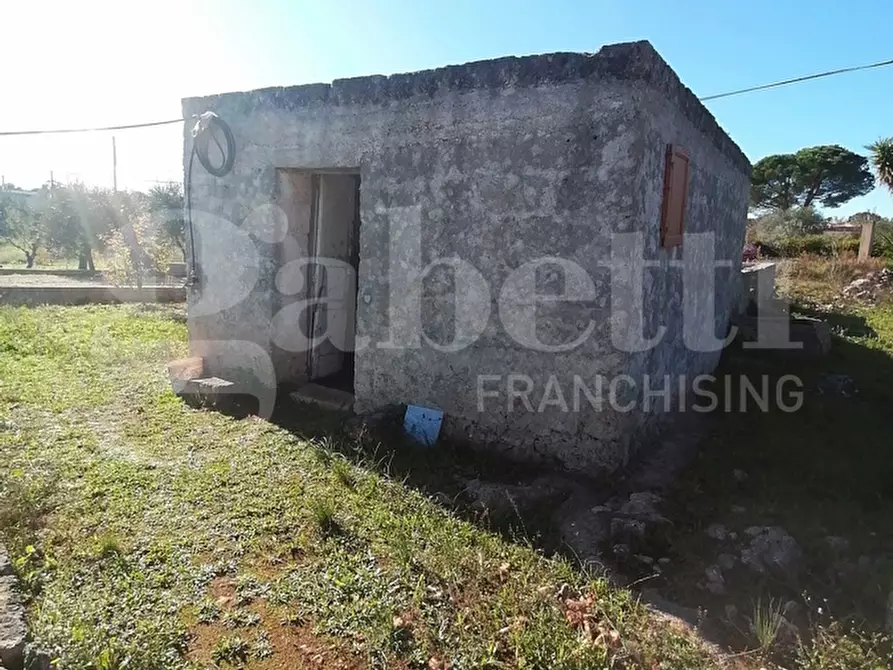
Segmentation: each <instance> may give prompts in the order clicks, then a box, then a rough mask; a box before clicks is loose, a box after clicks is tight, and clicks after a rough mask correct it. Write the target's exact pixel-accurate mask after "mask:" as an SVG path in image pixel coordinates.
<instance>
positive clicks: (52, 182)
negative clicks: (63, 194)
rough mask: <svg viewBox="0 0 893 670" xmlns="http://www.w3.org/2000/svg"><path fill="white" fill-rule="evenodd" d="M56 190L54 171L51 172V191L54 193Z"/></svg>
mask: <svg viewBox="0 0 893 670" xmlns="http://www.w3.org/2000/svg"><path fill="white" fill-rule="evenodd" d="M54 188H56V182H55V181H53V171H52V170H50V190H51V191H52V190H53V189H54Z"/></svg>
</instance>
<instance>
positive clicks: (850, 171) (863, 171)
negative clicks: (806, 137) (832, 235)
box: [750, 144, 874, 210]
mask: <svg viewBox="0 0 893 670" xmlns="http://www.w3.org/2000/svg"><path fill="white" fill-rule="evenodd" d="M872 188H874V176H873V175H872V174H871V171H870V170H869V169H868V159H867V158H865V157H864V156H860V155H859V154H856V153H853V152H852V151H850V150H848V149H844V148H843V147H841V146H838V145H836V144H832V145H825V146H817V147H807V148H805V149H801V150H800V151H798V152H797V153H794V154H777V155H774V156H767V157H766V158H763V159H762V160H760V161H758V162H757V164H756V165H754V167H753V174H752V177H751V189H750V201H751V206H752V207H754V208H757V209H769V210H787V209H790V208H792V207H795V206H800V207H810V206H812V205H813V204H821V205H823V206H825V207H838V206H840V205H842V204H843V203H845V202H847V201H849V200H852V199H853V198H855V197H857V196H860V195H865V194H866V193H868V192H869V191H871V189H872Z"/></svg>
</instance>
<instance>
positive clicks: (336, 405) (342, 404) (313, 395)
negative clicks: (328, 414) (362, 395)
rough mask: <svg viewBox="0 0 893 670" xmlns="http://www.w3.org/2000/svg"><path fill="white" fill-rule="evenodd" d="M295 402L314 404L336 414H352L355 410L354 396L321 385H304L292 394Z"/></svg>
mask: <svg viewBox="0 0 893 670" xmlns="http://www.w3.org/2000/svg"><path fill="white" fill-rule="evenodd" d="M291 397H292V399H293V400H295V401H297V402H302V403H313V404H315V405H319V406H320V407H323V408H325V409H330V410H334V411H336V412H350V411H351V410H352V409H353V399H354V398H353V394H352V393H348V392H347V391H339V390H338V389H332V388H329V387H327V386H320V385H319V384H304V385H303V386H301V387H300V388H298V390H297V391H294V392H293V393H292V394H291Z"/></svg>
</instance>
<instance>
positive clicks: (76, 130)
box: [0, 119, 186, 137]
mask: <svg viewBox="0 0 893 670" xmlns="http://www.w3.org/2000/svg"><path fill="white" fill-rule="evenodd" d="M185 120H186V119H168V120H167V121H150V122H149V123H128V124H126V125H123V126H104V127H102V128H64V129H61V130H7V131H0V137H8V136H10V135H59V134H62V133H98V132H102V131H104V130H130V129H131V128H149V127H151V126H166V125H170V124H171V123H182V122H183V121H185Z"/></svg>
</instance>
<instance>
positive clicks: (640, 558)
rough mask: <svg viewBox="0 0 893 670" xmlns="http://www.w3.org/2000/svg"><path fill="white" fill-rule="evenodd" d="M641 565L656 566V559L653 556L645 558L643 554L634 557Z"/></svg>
mask: <svg viewBox="0 0 893 670" xmlns="http://www.w3.org/2000/svg"><path fill="white" fill-rule="evenodd" d="M633 558H634V559H636V560H637V561H638V562H639V563H643V564H645V565H654V559H653V558H651V556H644V555H643V554H636V555H635V556H633Z"/></svg>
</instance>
